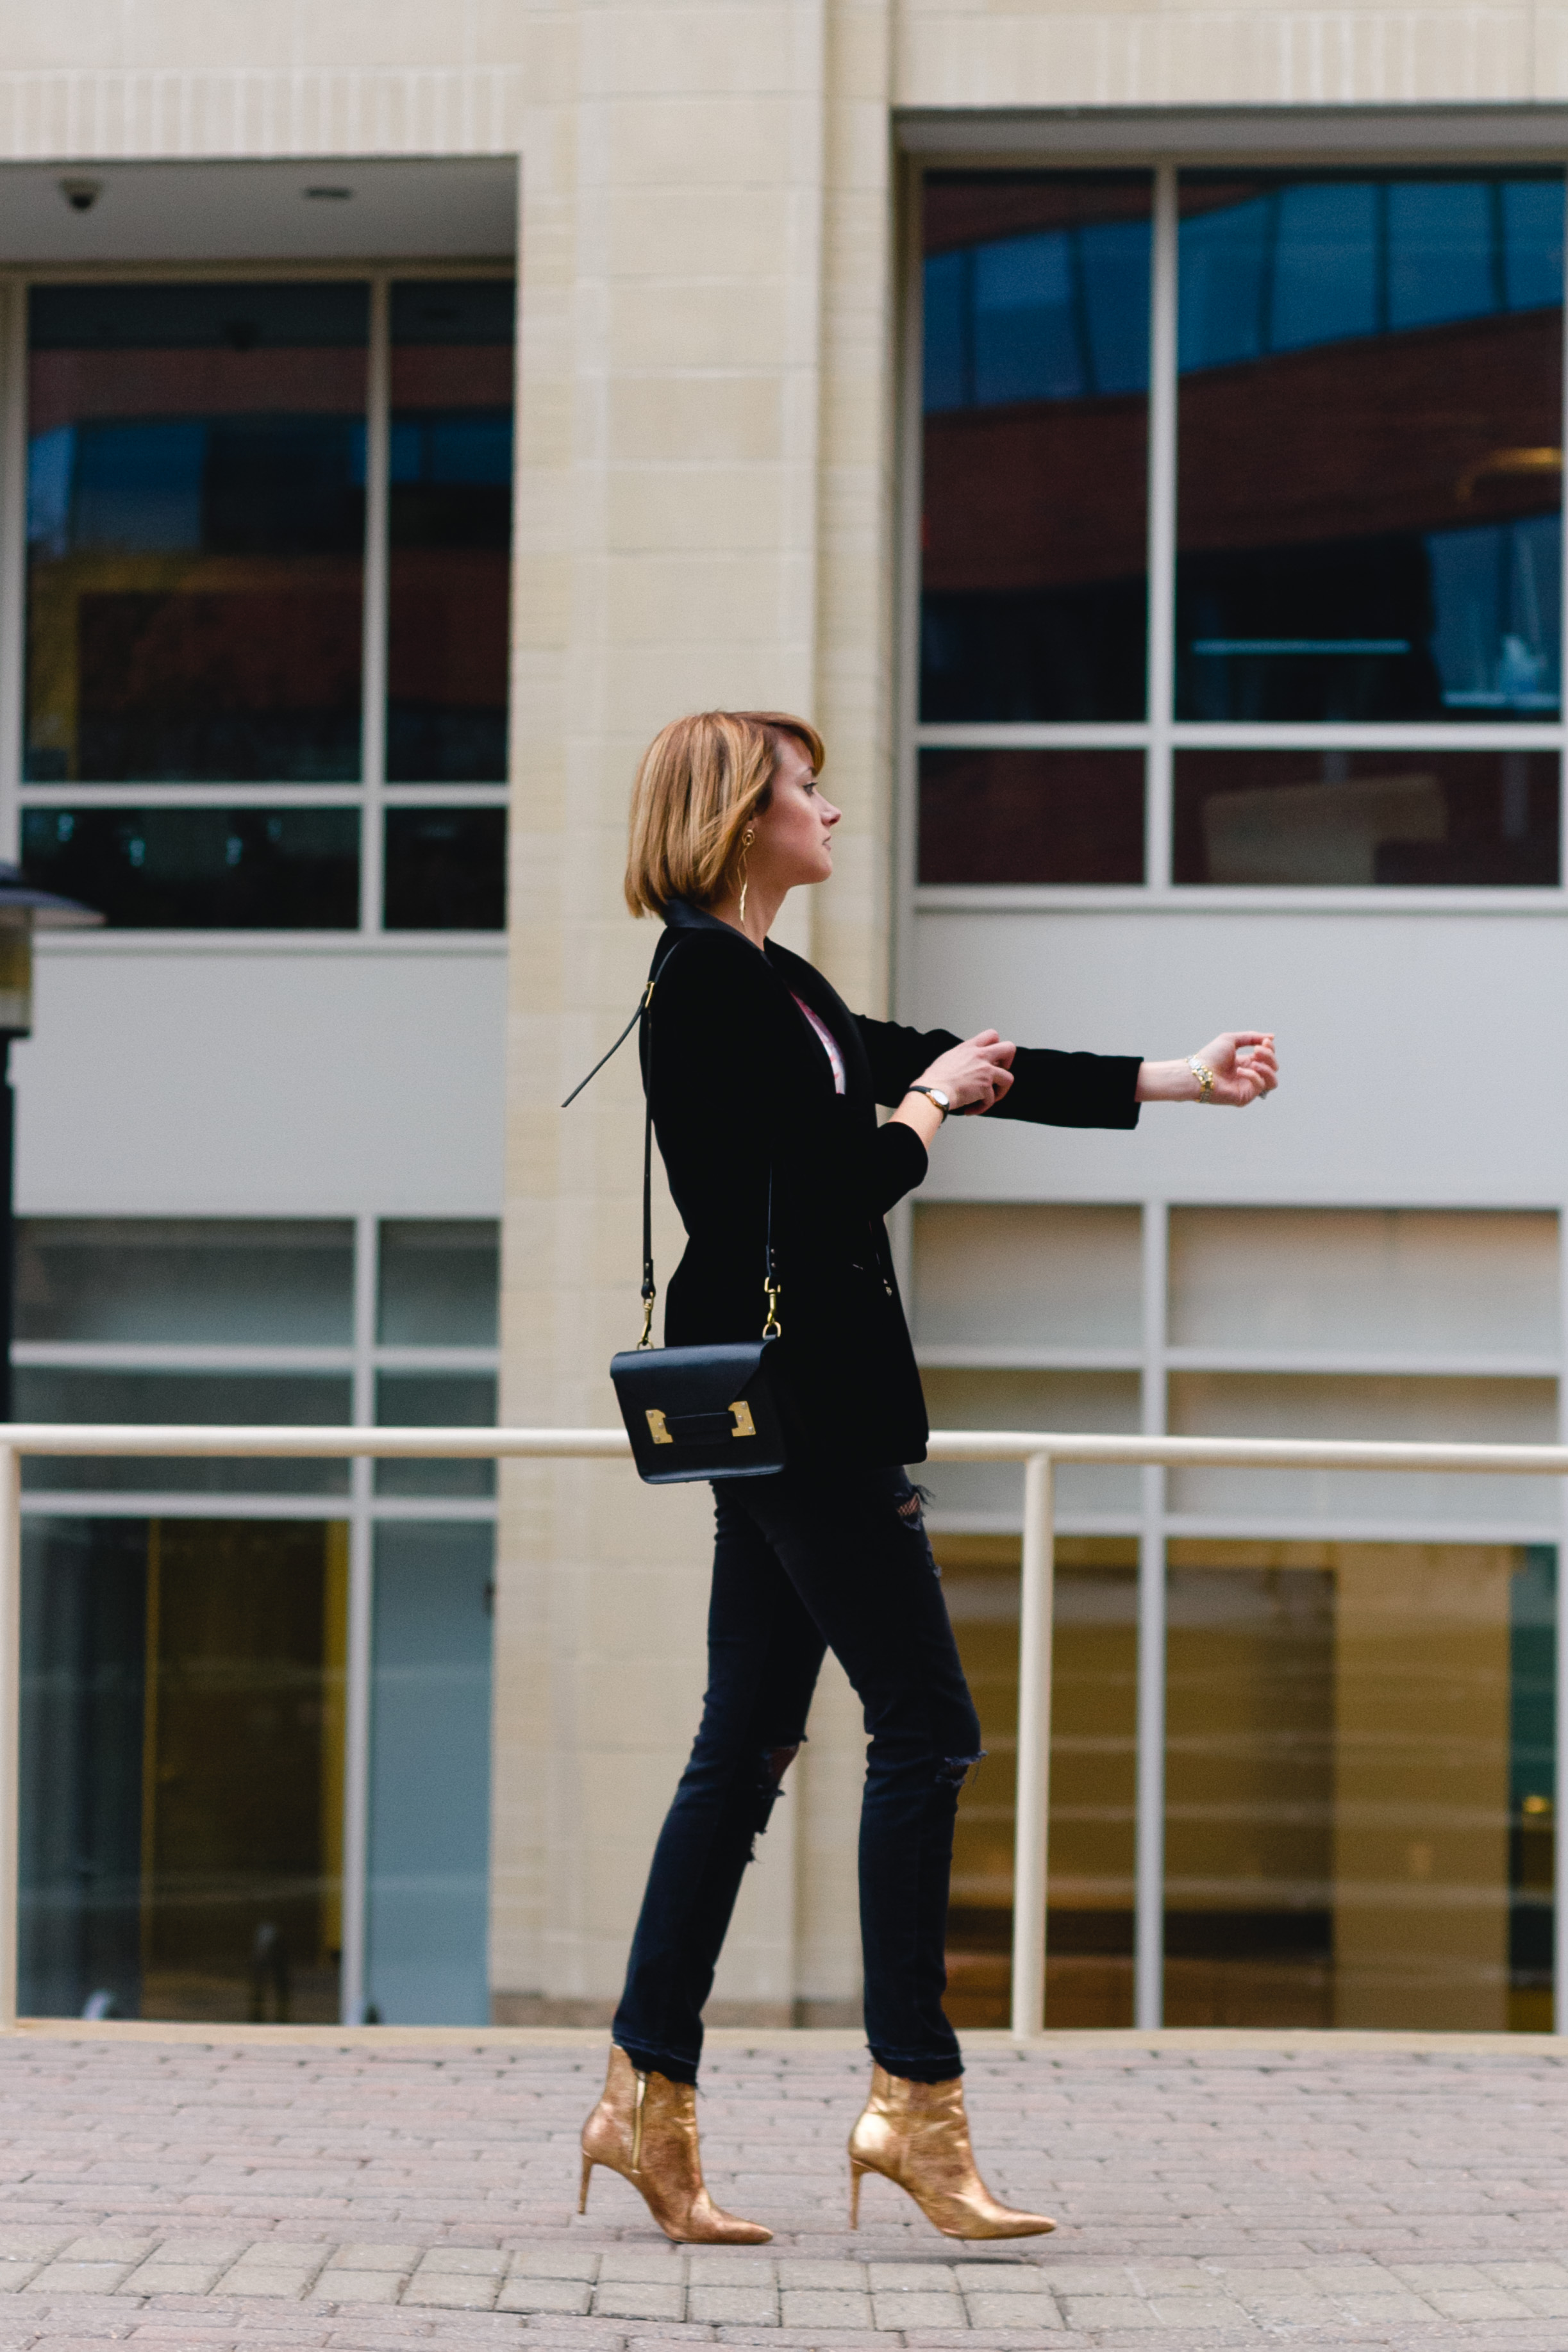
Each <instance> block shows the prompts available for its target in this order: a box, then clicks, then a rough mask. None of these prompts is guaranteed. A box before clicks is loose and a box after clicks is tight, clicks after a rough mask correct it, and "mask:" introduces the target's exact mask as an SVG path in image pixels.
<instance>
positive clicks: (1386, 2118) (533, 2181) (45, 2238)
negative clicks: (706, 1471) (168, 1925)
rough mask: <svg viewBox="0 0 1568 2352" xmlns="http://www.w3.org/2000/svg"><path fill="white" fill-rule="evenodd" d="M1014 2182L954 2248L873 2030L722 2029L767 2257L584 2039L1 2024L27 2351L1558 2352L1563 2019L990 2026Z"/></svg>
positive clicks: (997, 2175)
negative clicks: (655, 2142) (662, 2150)
mask: <svg viewBox="0 0 1568 2352" xmlns="http://www.w3.org/2000/svg"><path fill="white" fill-rule="evenodd" d="M966 2046H967V2048H968V2051H969V2054H970V2107H971V2113H972V2115H973V2118H974V2122H975V2126H976V2138H977V2141H978V2143H979V2146H980V2148H981V2152H982V2156H983V2159H984V2166H985V2169H986V2170H987V2172H988V2173H989V2175H990V2177H991V2179H992V2180H993V2183H994V2186H995V2187H996V2188H997V2189H999V2190H1000V2191H1001V2192H1003V2193H1004V2194H1011V2195H1013V2196H1014V2197H1016V2198H1017V2199H1018V2200H1020V2201H1024V2202H1028V2203H1032V2204H1040V2205H1043V2206H1044V2207H1045V2209H1046V2210H1051V2211H1055V2212H1056V2213H1057V2214H1058V2216H1059V2217H1060V2220H1061V2224H1062V2226H1061V2228H1060V2230H1059V2231H1058V2234H1057V2235H1056V2236H1054V2237H1052V2238H1047V2239H1043V2240H1035V2241H1033V2242H1026V2243H1022V2244H1018V2245H1014V2246H1000V2247H996V2248H994V2249H987V2248H984V2247H975V2248H960V2247H955V2246H953V2245H952V2244H951V2243H950V2242H948V2241H946V2240H944V2239H942V2238H939V2237H938V2236H936V2235H935V2234H934V2233H933V2232H932V2231H931V2230H929V2229H928V2228H927V2226H926V2225H925V2223H924V2222H923V2221H921V2217H920V2216H919V2214H918V2213H917V2212H916V2211H915V2210H914V2208H913V2207H912V2206H911V2205H910V2203H909V2202H908V2200H904V2199H902V2198H900V2196H899V2195H898V2194H897V2193H896V2192H895V2191H893V2190H892V2189H889V2188H888V2187H887V2186H886V2184H884V2183H881V2182H879V2181H870V2182H868V2184H867V2190H866V2196H865V2200H864V2205H863V2209H862V2228H861V2231H860V2233H859V2234H858V2236H850V2235H849V2234H848V2233H847V2231H846V2229H845V2226H844V2223H845V2213H846V2181H845V2166H844V2159H843V2143H844V2138H845V2135H846V2133H847V2130H848V2127H849V2125H850V2123H851V2122H852V2121H853V2119H854V2116H855V2114H856V2112H857V2107H858V2099H859V2096H860V2094H861V2092H862V2089H863V2086H864V2081H865V2074H866V2066H865V2061H864V2059H863V2056H862V2054H861V2053H860V2052H859V2051H858V2048H857V2047H856V2045H855V2042H854V2038H853V2037H851V2036H847V2035H833V2034H798V2035H794V2036H789V2035H773V2036H756V2037H752V2038H751V2039H750V2040H748V2039H746V2038H744V2037H742V2036H740V2035H733V2034H732V2035H727V2036H722V2037H715V2046H714V2048H713V2051H712V2054H711V2059H710V2065H709V2068H708V2070H707V2075H706V2085H707V2087H706V2095H705V2097H704V2100H703V2126H704V2137H705V2147H706V2152H707V2159H708V2174H709V2179H710V2184H711V2186H712V2187H713V2189H714V2190H715V2192H716V2194H717V2195H718V2196H719V2197H720V2198H721V2200H723V2201H725V2202H727V2203H730V2204H732V2205H733V2206H734V2207H735V2208H736V2209H737V2210H740V2211H742V2212H743V2213H748V2214H752V2215H755V2216H756V2217H758V2218H759V2219H762V2220H765V2221H768V2222H769V2223H771V2224H772V2226H773V2229H774V2230H775V2231H776V2233H777V2235H776V2238H775V2242H774V2243H773V2245H772V2246H769V2247H766V2248H763V2249H759V2250H755V2251H737V2252H721V2251H719V2250H716V2249H691V2250H689V2251H682V2250H679V2249H677V2248H673V2247H670V2246H668V2245H667V2244H666V2243H665V2242H664V2241H663V2239H662V2238H661V2237H660V2236H659V2235H658V2232H657V2231H655V2230H654V2228H653V2226H652V2224H651V2223H650V2221H648V2219H647V2214H646V2212H645V2210H644V2209H643V2207H642V2205H641V2202H640V2200H638V2199H637V2197H636V2196H635V2195H634V2194H633V2192H632V2191H631V2190H630V2189H628V2188H627V2187H626V2184H625V2183H623V2182H621V2181H618V2180H616V2179H613V2178H612V2177H611V2176H609V2175H607V2174H605V2173H604V2172H598V2173H595V2185H594V2193H593V2197H592V2199H591V2200H590V2206H589V2211H588V2214H587V2217H586V2219H584V2220H579V2219H578V2218H577V2217H576V2215H575V2212H574V2203H575V2192H576V2185H577V2164H576V2136H577V2131H578V2128H579V2126H580V2124H581V2121H582V2117H583V2116H584V2112H585V2111H586V2108H587V2107H588V2105H590V2103H591V2101H592V2099H593V2097H594V2096H595V2094H596V2092H597V2090H598V2086H599V2082H600V2079H601V2075H602V2070H603V2044H602V2042H601V2041H600V2039H599V2038H598V2037H596V2036H593V2035H586V2034H584V2035H567V2034H556V2035H526V2034H521V2033H513V2034H507V2035H502V2034H497V2035H494V2036H489V2037H485V2038H484V2039H483V2040H482V2041H481V2040H479V2039H478V2038H474V2039H469V2040H465V2039H464V2038H462V2037H460V2036H455V2035H454V2036H447V2037H442V2038H440V2039H437V2038H436V2037H403V2036H400V2035H397V2034H395V2033H391V2032H387V2033H384V2034H382V2035H380V2036H374V2035H365V2034H360V2035H357V2036H354V2037H353V2038H352V2040H351V2041H350V2042H348V2045H347V2046H344V2042H343V2041H342V2039H334V2037H331V2036H330V2035H325V2034H323V2035H321V2036H320V2037H312V2038H310V2039H309V2040H307V2039H304V2038H303V2037H301V2038H300V2039H296V2040H286V2039H283V2038H280V2037H279V2036H278V2035H277V2033H276V2030H275V2031H274V2033H273V2034H272V2035H270V2036H267V2037H265V2038H258V2037H255V2036H252V2037H247V2038H242V2037H240V2036H236V2038H235V2039H234V2040H233V2041H232V2042H222V2043H213V2042H202V2041H200V2040H199V2039H196V2038H194V2037H191V2036H188V2035H187V2036H185V2037H183V2038H180V2039H174V2038H163V2039H155V2038H153V2036H152V2033H151V2031H150V2030H147V2029H143V2030H142V2033H141V2034H140V2035H139V2036H138V2037H137V2038H133V2039H112V2038H109V2037H108V2036H107V2035H104V2034H101V2033H100V2034H99V2035H96V2036H95V2035H94V2034H93V2033H92V2032H91V2029H79V2030H77V2032H75V2033H73V2034H71V2035H69V2036H67V2035H64V2034H54V2033H51V2034H48V2035H47V2036H46V2035H41V2034H36V2033H33V2032H27V2033H25V2034H22V2035H18V2036H16V2038H14V2039H11V2040H8V2041H5V2042H0V2352H12V2348H13V2347H23V2346H32V2345H38V2346H41V2347H48V2352H79V2347H87V2346H89V2345H90V2346H97V2345H102V2344H110V2343H127V2342H129V2343H131V2344H132V2345H136V2346H141V2347H146V2352H154V2347H197V2346H199V2347H203V2352H225V2347H231V2346H232V2347H245V2352H252V2347H274V2346H275V2347H312V2346H313V2347H342V2352H401V2347H405V2346H412V2345H416V2344H430V2345H436V2346H443V2347H444V2346H452V2347H459V2346H460V2347H469V2346H473V2347H497V2352H500V2347H514V2346H515V2347H521V2352H545V2347H556V2352H643V2347H647V2352H652V2347H656V2346H663V2345H668V2344H670V2343H683V2342H695V2343H715V2342H716V2343H720V2344H756V2345H768V2346H773V2347H784V2346H800V2347H818V2352H848V2347H854V2346H857V2345H877V2346H880V2347H896V2346H900V2345H901V2346H910V2347H919V2346H926V2347H933V2352H934V2347H960V2346H962V2347H969V2352H988V2347H1009V2346H1017V2347H1028V2346H1048V2347H1054V2352H1085V2347H1096V2352H1113V2347H1134V2346H1135V2347H1139V2352H1213V2347H1231V2346H1259V2347H1260V2346H1264V2345H1268V2344H1285V2345H1290V2346H1294V2347H1298V2352H1328V2347H1342V2346H1400V2347H1415V2352H1426V2347H1430V2352H1440V2347H1447V2346H1454V2345H1468V2346H1472V2347H1486V2352H1493V2347H1496V2352H1506V2347H1531V2352H1563V2348H1564V2347H1568V2042H1546V2041H1531V2042H1526V2041H1514V2042H1508V2041H1497V2042H1469V2041H1464V2042H1461V2041H1451V2042H1439V2041H1437V2040H1436V2038H1434V2039H1432V2040H1430V2041H1428V2042H1426V2043H1425V2044H1421V2043H1416V2042H1401V2041H1395V2040H1393V2039H1388V2038H1382V2037H1373V2036H1366V2037H1353V2038H1352V2037H1335V2036H1331V2035H1324V2036H1321V2037H1319V2038H1313V2037H1310V2036H1295V2037H1283V2038H1281V2037H1274V2038H1269V2037H1264V2036H1228V2037H1227V2036H1202V2035H1180V2034H1172V2035H1168V2036H1160V2037H1151V2038H1150V2039H1148V2040H1143V2041H1140V2040H1137V2039H1135V2038H1133V2037H1130V2036H1098V2035H1088V2034H1084V2035H1064V2036H1062V2037H1060V2038H1059V2039H1056V2040H1047V2041H1044V2042H1040V2043H1038V2044H1036V2045H1034V2046H1031V2047H1030V2048H1028V2049H1026V2050H1019V2049H1017V2048H1016V2047H1015V2046H1014V2045H1013V2044H1011V2043H1010V2042H1007V2041H1006V2040H1005V2038H1004V2037H1001V2036H991V2035H972V2036H968V2037H966Z"/></svg>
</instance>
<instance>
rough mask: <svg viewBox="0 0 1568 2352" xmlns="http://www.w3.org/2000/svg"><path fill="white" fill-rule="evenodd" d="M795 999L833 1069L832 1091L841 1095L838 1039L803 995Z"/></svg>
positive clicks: (841, 1080) (842, 1065) (842, 1083)
mask: <svg viewBox="0 0 1568 2352" xmlns="http://www.w3.org/2000/svg"><path fill="white" fill-rule="evenodd" d="M794 993H795V992H794V991H793V989H792V990H791V994H792V995H794ZM795 1003H797V1004H798V1005H799V1007H800V1009H801V1011H802V1012H803V1013H805V1017H806V1019H807V1020H808V1021H809V1022H810V1024H811V1025H812V1027H813V1028H814V1029H815V1030H816V1034H817V1035H818V1036H819V1037H820V1038H821V1040H822V1050H823V1052H824V1053H825V1054H826V1056H827V1059H828V1061H829V1063H830V1064H831V1066H832V1069H833V1091H834V1093H835V1094H836V1095H841V1094H842V1093H843V1092H844V1056H843V1055H842V1054H841V1053H840V1052H839V1050H838V1040H837V1037H836V1036H835V1035H834V1034H833V1032H832V1030H831V1029H830V1028H829V1027H828V1025H827V1024H826V1021H824V1020H823V1019H822V1017H821V1016H820V1014H818V1013H814V1012H813V1011H812V1009H811V1007H810V1005H809V1004H808V1003H806V1001H805V997H804V996H796V997H795Z"/></svg>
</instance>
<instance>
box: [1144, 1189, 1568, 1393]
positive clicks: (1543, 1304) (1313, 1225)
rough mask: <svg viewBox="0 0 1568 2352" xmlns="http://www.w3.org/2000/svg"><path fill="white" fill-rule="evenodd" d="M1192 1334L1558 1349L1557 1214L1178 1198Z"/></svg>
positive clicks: (1301, 1342) (1179, 1292)
mask: <svg viewBox="0 0 1568 2352" xmlns="http://www.w3.org/2000/svg"><path fill="white" fill-rule="evenodd" d="M1170 1318H1171V1319H1170V1338H1171V1340H1172V1342H1173V1345H1175V1346H1177V1347H1188V1348H1247V1349H1263V1348H1270V1349H1282V1350H1286V1351H1289V1350H1290V1349H1322V1350H1331V1351H1334V1350H1337V1351H1340V1352H1343V1353H1356V1352H1362V1353H1366V1354H1377V1353H1384V1354H1390V1355H1394V1354H1403V1355H1405V1356H1411V1357H1414V1356H1418V1355H1436V1356H1442V1355H1469V1356H1487V1355H1509V1354H1516V1355H1539V1356H1544V1357H1547V1358H1552V1357H1555V1356H1556V1354H1557V1351H1558V1349H1559V1347H1560V1345H1561V1339H1562V1332H1561V1325H1560V1322H1559V1316H1558V1303H1557V1220H1556V1218H1555V1217H1554V1216H1552V1215H1550V1214H1544V1215H1542V1214H1538V1215H1533V1216H1532V1215H1529V1214H1520V1213H1513V1214H1508V1213H1503V1214H1495V1213H1494V1214H1488V1213H1486V1212H1484V1211H1478V1210H1463V1211H1458V1212H1453V1211H1450V1212H1448V1213H1443V1212H1441V1211H1434V1210H1429V1209H1427V1210H1422V1209H1415V1210H1411V1209H1382V1210H1376V1209H1360V1210H1357V1209H1340V1210H1336V1209H1177V1210H1175V1211H1174V1212H1173V1214H1172V1218H1171V1307H1170Z"/></svg>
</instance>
